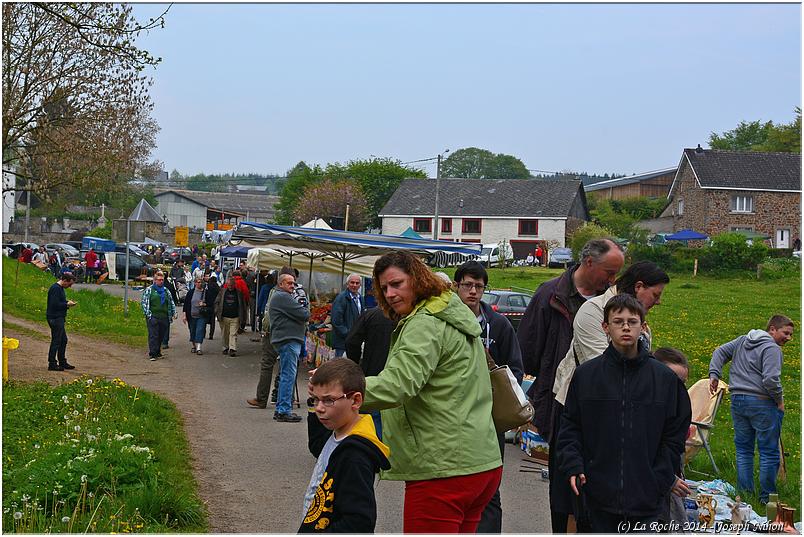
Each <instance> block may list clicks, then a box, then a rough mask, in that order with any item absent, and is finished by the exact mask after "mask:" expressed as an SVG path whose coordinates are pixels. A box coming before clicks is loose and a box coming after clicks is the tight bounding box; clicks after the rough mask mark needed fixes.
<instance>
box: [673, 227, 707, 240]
mask: <svg viewBox="0 0 804 537" xmlns="http://www.w3.org/2000/svg"><path fill="white" fill-rule="evenodd" d="M708 238H709V237H708V236H707V235H704V234H703V233H698V232H697V231H693V230H691V229H682V230H681V231H679V232H678V233H673V234H672V235H667V236H665V238H664V240H667V241H701V240H704V239H708Z"/></svg>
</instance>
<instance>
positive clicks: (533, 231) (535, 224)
mask: <svg viewBox="0 0 804 537" xmlns="http://www.w3.org/2000/svg"><path fill="white" fill-rule="evenodd" d="M519 234H520V235H534V236H535V235H538V234H539V221H538V220H520V221H519Z"/></svg>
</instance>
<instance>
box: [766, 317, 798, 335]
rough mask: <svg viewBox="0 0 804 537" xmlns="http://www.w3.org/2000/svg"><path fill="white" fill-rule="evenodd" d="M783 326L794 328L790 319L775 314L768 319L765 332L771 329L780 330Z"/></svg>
mask: <svg viewBox="0 0 804 537" xmlns="http://www.w3.org/2000/svg"><path fill="white" fill-rule="evenodd" d="M785 326H792V327H793V328H795V327H796V325H794V324H793V321H792V320H791V319H790V317H786V316H784V315H779V314H776V315H774V316H773V317H771V318H770V319H768V326H767V327H766V328H765V331H768V330H770V329H771V327H773V328H775V329H776V330H779V329H780V328H784V327H785Z"/></svg>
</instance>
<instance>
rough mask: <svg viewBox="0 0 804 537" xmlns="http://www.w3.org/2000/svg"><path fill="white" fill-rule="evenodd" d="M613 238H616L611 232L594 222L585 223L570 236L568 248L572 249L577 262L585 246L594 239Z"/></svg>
mask: <svg viewBox="0 0 804 537" xmlns="http://www.w3.org/2000/svg"><path fill="white" fill-rule="evenodd" d="M612 237H614V233H612V232H611V230H609V229H607V228H605V227H603V226H599V225H597V224H594V223H592V222H585V223H584V225H582V226H581V227H579V228H578V229H576V230H575V231H574V232H573V233H572V235H570V237H569V244H568V245H567V246H568V247H569V248H572V256H573V257H574V258H575V260H576V261H577V260H578V256H579V255H580V254H581V250H582V249H583V245H584V244H586V243H587V242H589V241H590V240H592V239H610V238H612Z"/></svg>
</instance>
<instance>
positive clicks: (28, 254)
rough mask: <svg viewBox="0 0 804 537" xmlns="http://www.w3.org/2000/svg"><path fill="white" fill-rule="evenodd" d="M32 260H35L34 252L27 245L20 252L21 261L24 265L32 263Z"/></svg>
mask: <svg viewBox="0 0 804 537" xmlns="http://www.w3.org/2000/svg"><path fill="white" fill-rule="evenodd" d="M32 259H33V250H31V248H30V247H29V246H28V245H26V246H25V247H24V248H23V249H22V252H20V261H22V262H23V263H30V262H31V260H32Z"/></svg>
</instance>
